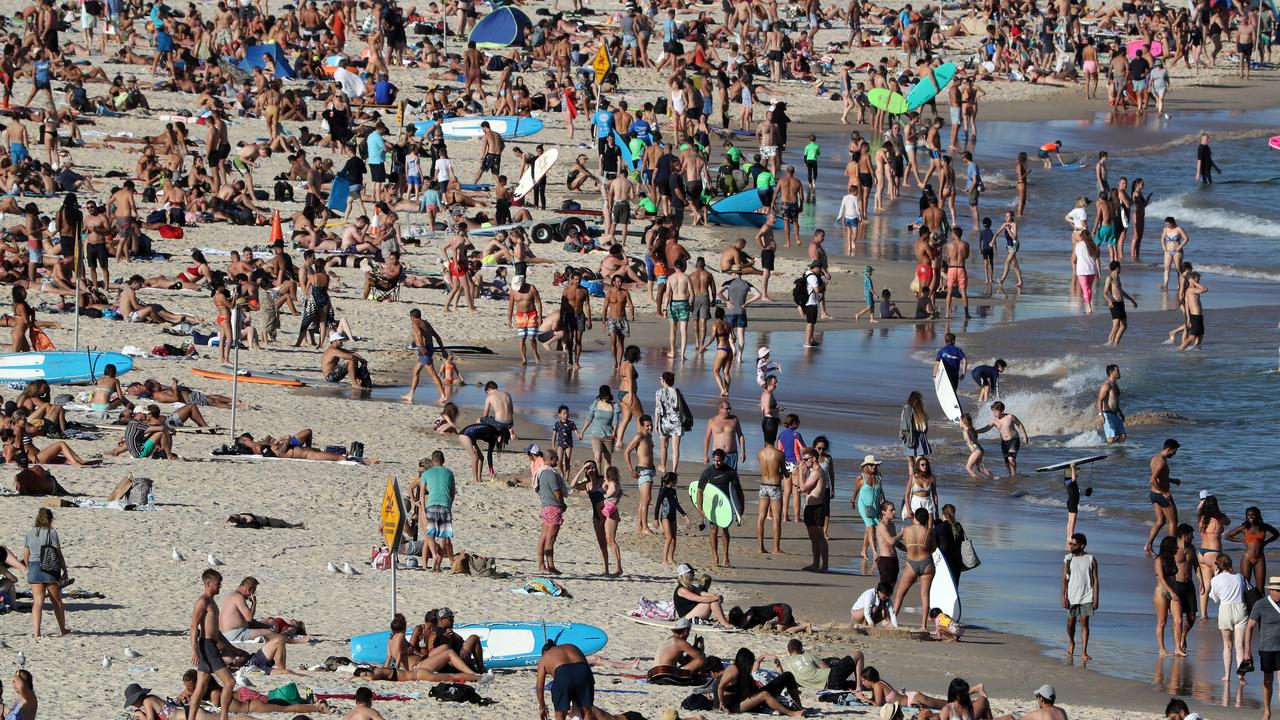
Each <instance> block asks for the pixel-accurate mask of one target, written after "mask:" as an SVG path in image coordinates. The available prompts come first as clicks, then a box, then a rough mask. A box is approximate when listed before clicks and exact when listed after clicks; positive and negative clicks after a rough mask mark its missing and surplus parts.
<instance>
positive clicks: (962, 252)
mask: <svg viewBox="0 0 1280 720" xmlns="http://www.w3.org/2000/svg"><path fill="white" fill-rule="evenodd" d="M951 235H952V237H951V242H949V243H947V244H946V246H944V247H943V249H942V252H943V256H944V257H945V258H946V261H947V317H948V318H950V317H951V296H952V293H953V292H954V291H955V288H956V287H959V288H960V300H961V302H962V303H963V304H964V318H965V319H966V320H968V319H969V271H968V270H967V269H965V262H966V261H968V259H969V243H968V242H966V241H965V239H964V230H963V229H961V228H958V227H953V228H951Z"/></svg>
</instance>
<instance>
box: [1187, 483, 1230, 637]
mask: <svg viewBox="0 0 1280 720" xmlns="http://www.w3.org/2000/svg"><path fill="white" fill-rule="evenodd" d="M1230 522H1231V519H1230V518H1228V517H1227V516H1226V515H1224V514H1223V512H1222V511H1221V510H1219V509H1218V498H1216V497H1214V496H1213V495H1210V496H1208V497H1206V498H1205V499H1203V500H1201V501H1200V507H1199V508H1197V510H1196V525H1198V526H1199V528H1200V563H1199V565H1200V616H1201V617H1209V586H1210V584H1211V583H1212V582H1213V576H1214V575H1215V574H1216V573H1217V571H1218V569H1217V568H1218V566H1217V563H1218V556H1219V555H1221V554H1222V533H1223V532H1225V531H1226V529H1227V525H1228V524H1230Z"/></svg>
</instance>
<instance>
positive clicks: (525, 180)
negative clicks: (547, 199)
mask: <svg viewBox="0 0 1280 720" xmlns="http://www.w3.org/2000/svg"><path fill="white" fill-rule="evenodd" d="M559 156H560V151H559V150H556V149H555V148H548V149H547V150H546V151H544V152H543V153H542V154H541V155H539V156H538V159H537V160H534V161H533V166H532V167H529V168H527V169H525V171H524V175H523V176H522V177H521V178H520V183H519V184H518V185H516V192H515V198H516V199H517V200H519V199H520V198H522V197H524V196H525V195H528V194H529V193H531V192H533V186H534V185H537V184H538V181H539V180H541V179H542V178H543V177H544V176H546V174H547V171H548V170H550V169H551V166H552V165H555V164H556V158H557V157H559Z"/></svg>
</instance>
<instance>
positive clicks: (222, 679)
mask: <svg viewBox="0 0 1280 720" xmlns="http://www.w3.org/2000/svg"><path fill="white" fill-rule="evenodd" d="M200 582H201V584H202V585H203V586H204V592H203V593H202V594H201V595H200V597H199V598H197V599H196V606H195V609H194V610H193V611H192V612H191V628H190V632H188V633H187V634H188V636H189V637H190V642H191V664H192V665H195V666H196V686H195V688H194V689H193V690H192V691H191V698H192V700H191V703H190V704H189V705H188V706H187V709H186V712H187V717H193V718H194V717H197V714H198V713H199V705H200V698H203V697H204V695H205V692H207V691H208V689H209V677H210V676H217V678H218V682H219V683H220V684H221V685H222V688H223V690H222V691H223V692H224V693H228V695H227V696H228V697H230V696H233V695H235V690H236V679H235V677H234V676H232V674H231V671H230V670H229V669H227V664H226V663H225V662H223V660H222V651H221V649H220V648H221V647H223V646H225V645H229V644H230V643H229V642H227V639H226V638H225V637H223V635H222V631H221V630H219V629H218V614H219V613H218V603H217V601H216V600H214V598H215V597H217V595H218V592H219V591H221V590H222V573H219V572H218V571H217V570H214V569H213V568H209V569H208V570H205V571H204V573H203V574H202V575H201V576H200ZM230 710H231V703H223V704H222V710H221V714H220V717H221V720H227V717H228V715H229V714H230Z"/></svg>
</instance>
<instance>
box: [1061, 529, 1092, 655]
mask: <svg viewBox="0 0 1280 720" xmlns="http://www.w3.org/2000/svg"><path fill="white" fill-rule="evenodd" d="M1088 543H1089V541H1088V539H1087V538H1085V536H1084V533H1075V534H1074V535H1072V536H1071V540H1070V542H1068V543H1067V548H1068V549H1069V550H1070V552H1068V553H1067V556H1066V557H1065V558H1063V559H1062V608H1063V609H1064V610H1066V611H1067V658H1068V659H1070V658H1071V657H1072V656H1073V655H1074V654H1075V651H1076V623H1077V621H1078V622H1079V624H1080V659H1081V660H1083V661H1086V662H1087V661H1089V660H1091V659H1092V658H1090V657H1089V618H1091V617H1093V613H1094V612H1095V611H1096V610H1097V609H1098V593H1099V590H1100V587H1101V586H1100V584H1099V582H1098V560H1097V558H1095V557H1094V556H1092V555H1090V554H1089V553H1087V552H1085V551H1084V549H1085V546H1086V545H1088Z"/></svg>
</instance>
